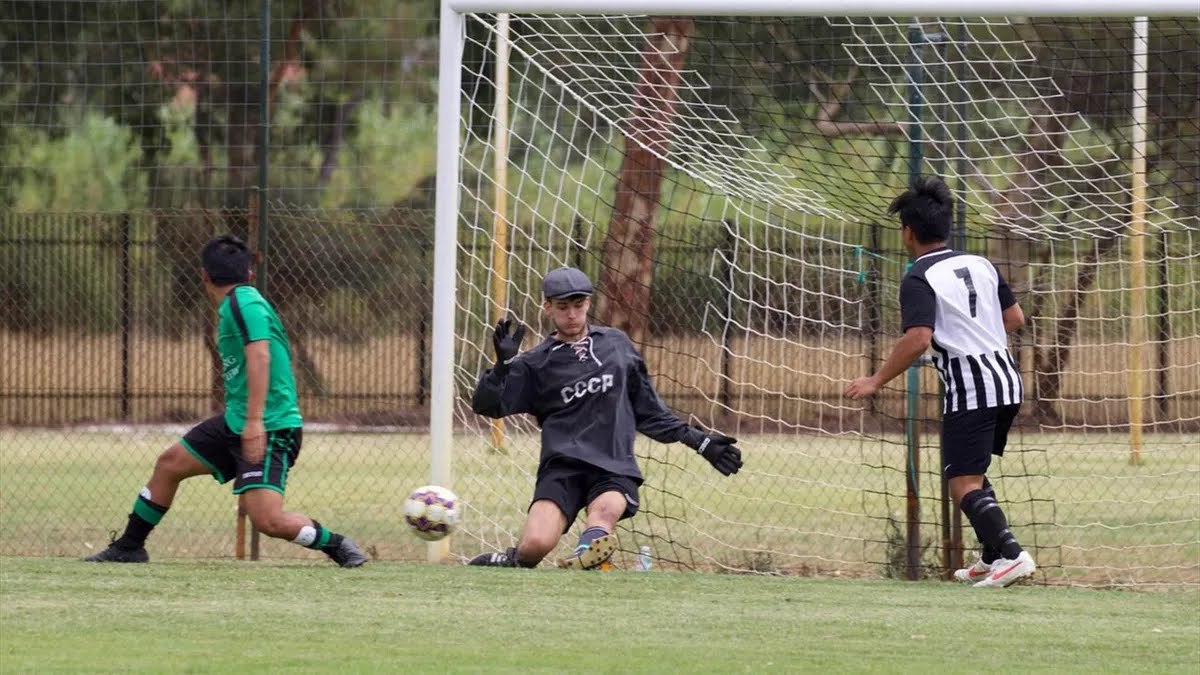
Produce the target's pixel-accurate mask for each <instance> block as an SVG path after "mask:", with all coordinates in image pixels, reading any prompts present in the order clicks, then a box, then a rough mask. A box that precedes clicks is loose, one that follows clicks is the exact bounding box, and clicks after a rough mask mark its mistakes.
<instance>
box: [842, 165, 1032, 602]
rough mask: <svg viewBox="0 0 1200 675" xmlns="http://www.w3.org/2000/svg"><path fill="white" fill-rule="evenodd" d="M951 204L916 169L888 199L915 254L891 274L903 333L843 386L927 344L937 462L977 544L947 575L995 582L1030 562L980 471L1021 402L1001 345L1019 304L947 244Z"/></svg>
mask: <svg viewBox="0 0 1200 675" xmlns="http://www.w3.org/2000/svg"><path fill="white" fill-rule="evenodd" d="M952 207H953V197H952V196H951V195H950V190H949V188H947V187H946V184H945V183H943V182H942V181H941V180H940V179H937V178H932V177H924V178H920V179H918V180H916V181H914V182H913V185H912V187H911V188H910V189H909V190H908V191H907V192H905V193H904V194H902V195H900V196H899V197H897V198H896V199H895V201H893V202H892V205H891V207H890V208H889V209H888V213H898V214H899V215H900V236H901V239H902V240H903V242H904V248H905V249H906V250H907V251H908V252H909V254H910V255H912V256H913V257H914V258H915V261H914V262H913V264H912V267H911V268H910V269H909V271H908V273H907V274H906V275H905V276H904V280H903V281H902V282H901V284H900V317H901V328H902V330H903V331H904V336H903V337H902V338H900V341H899V342H897V343H896V346H895V347H894V348H893V349H892V353H891V355H890V356H888V358H887V360H886V361H885V362H884V363H883V365H882V366H880V368H879V370H878V371H877V372H876V373H875V374H873V375H869V376H867V377H860V378H858V379H856V380H854V381H853V382H851V383H850V385H849V386H848V387H847V388H846V395H847V396H849V397H850V398H853V399H860V398H863V397H866V396H870V395H872V394H874V393H875V392H876V391H878V390H879V389H880V388H881V387H882V386H883V385H885V384H887V383H888V382H890V381H891V380H892V379H893V378H895V377H896V376H897V375H899V374H900V373H902V372H904V371H905V369H907V368H908V367H909V366H910V365H911V364H912V363H913V361H914V360H916V358H917V357H919V356H920V355H921V354H923V353H924V352H925V350H926V349H928V348H930V347H932V348H933V352H934V357H933V361H934V365H936V366H937V370H938V375H939V376H940V377H941V379H942V384H943V385H944V387H945V392H946V395H945V400H944V402H943V403H944V405H943V416H942V448H943V452H944V455H945V461H946V465H945V467H943V469H942V470H943V472H944V473H945V475H946V477H947V478H948V479H949V483H950V493H951V495H952V496H953V497H954V502H955V504H957V505H958V507H959V508H960V509H962V512H963V513H964V514H965V515H966V516H967V519H968V520H969V521H970V522H971V527H973V528H974V529H975V534H976V535H977V536H978V537H979V541H980V543H981V544H982V546H983V551H982V553H981V555H980V559H979V560H978V561H976V563H975V564H973V565H972V566H971V567H968V568H966V569H963V570H958V571H957V572H955V578H957V579H959V580H960V581H971V582H974V584H975V586H979V587H988V586H1000V587H1003V586H1009V585H1011V584H1013V583H1015V582H1016V581H1018V580H1020V579H1022V578H1025V577H1028V576H1030V575H1032V574H1033V572H1034V570H1035V569H1036V565H1035V564H1034V561H1033V558H1032V557H1031V556H1030V555H1029V553H1028V552H1026V551H1024V550H1023V549H1022V548H1021V545H1020V544H1019V543H1017V539H1016V537H1015V536H1013V533H1012V531H1011V530H1009V528H1008V520H1007V519H1006V518H1005V516H1004V511H1003V510H1002V509H1001V508H1000V504H999V503H997V501H996V493H995V491H994V490H993V489H992V485H991V483H990V482H989V481H988V479H987V476H986V474H987V469H988V467H989V466H990V465H991V461H992V457H991V456H992V455H993V454H994V455H1001V454H1003V453H1004V446H1005V444H1006V443H1007V441H1008V431H1009V428H1010V427H1011V426H1012V423H1013V420H1014V419H1015V418H1016V416H1017V412H1018V411H1019V410H1020V407H1021V398H1022V393H1023V392H1022V388H1021V373H1020V371H1019V370H1018V368H1017V364H1016V362H1015V361H1014V360H1013V357H1012V354H1011V353H1009V351H1008V333H1010V332H1012V331H1014V330H1016V329H1017V328H1020V327H1021V326H1022V325H1024V323H1025V314H1024V313H1023V312H1022V311H1021V306H1020V305H1018V304H1017V300H1016V298H1015V297H1014V296H1013V293H1012V290H1011V289H1009V287H1008V284H1007V283H1005V281H1004V278H1003V277H1001V276H1000V273H999V271H997V270H996V267H995V265H993V264H992V263H991V262H989V261H988V260H987V259H986V258H982V257H980V256H977V255H971V254H969V253H964V252H962V251H954V250H951V249H950V248H948V247H947V246H946V241H947V239H949V236H950V220H951V212H952Z"/></svg>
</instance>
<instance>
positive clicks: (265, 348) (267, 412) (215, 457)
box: [85, 235, 367, 567]
mask: <svg viewBox="0 0 1200 675" xmlns="http://www.w3.org/2000/svg"><path fill="white" fill-rule="evenodd" d="M200 260H201V269H200V278H201V280H202V281H203V282H204V290H205V291H206V292H207V293H208V295H209V297H210V298H212V300H213V302H215V303H219V306H218V310H217V314H218V321H217V351H218V352H219V353H220V356H221V371H222V372H221V376H222V378H223V379H224V380H225V412H224V413H223V414H220V415H217V416H215V417H212V418H209V419H207V420H205V421H203V422H201V423H200V424H198V425H196V426H195V427H193V428H192V429H191V430H190V431H188V432H187V433H186V434H184V436H183V438H182V439H180V441H179V442H178V443H175V444H174V445H172V446H171V447H169V448H167V450H166V451H165V452H163V453H162V454H161V455H159V457H158V461H157V462H155V464H154V472H153V473H152V474H151V476H150V480H149V482H147V483H146V486H145V487H144V488H142V491H141V493H140V494H139V495H138V497H137V499H136V500H134V502H133V513H130V514H129V522H128V524H127V525H126V527H125V532H124V533H123V534H122V535H121V536H120V537H119V538H116V539H114V540H113V542H112V543H111V544H110V545H109V546H108V548H106V549H104V550H103V551H100V552H99V553H97V554H95V555H92V556H90V557H88V558H85V560H87V561H89V562H148V561H149V559H150V557H149V555H148V554H147V553H146V548H145V542H146V537H147V536H149V534H150V532H151V531H152V530H153V529H154V527H155V526H156V525H158V523H159V521H161V520H162V518H163V516H164V515H165V514H166V513H167V509H169V508H170V507H171V502H173V501H174V499H175V491H176V490H177V489H178V488H179V484H180V483H181V482H182V481H183V480H185V479H187V478H191V477H193V476H201V475H204V474H209V475H211V476H212V477H213V478H215V479H216V480H217V482H219V483H226V482H229V481H230V480H232V481H233V493H234V494H237V495H243V496H244V499H245V504H246V511H247V513H248V514H249V516H250V522H251V523H253V524H254V527H255V528H257V529H258V531H260V532H262V533H263V534H266V535H268V536H271V537H276V538H278V539H287V540H289V541H292V542H295V543H296V544H299V545H301V546H304V547H306V548H311V549H316V550H319V551H323V552H324V553H325V554H326V555H328V556H329V557H330V559H332V560H333V561H334V562H335V563H337V564H338V565H341V566H342V567H358V566H359V565H362V564H363V563H365V562H367V557H366V556H365V555H363V553H362V551H360V550H359V548H358V546H356V545H355V544H354V542H353V541H351V540H350V539H349V538H347V537H344V536H342V535H340V534H337V533H335V532H333V531H331V530H328V529H326V528H325V527H324V526H323V525H321V524H320V523H318V522H317V521H315V520H313V519H311V518H309V517H308V516H306V515H304V514H301V513H295V512H292V511H284V510H283V493H284V488H285V486H286V484H287V477H288V470H289V469H291V467H292V466H294V465H295V463H296V459H297V458H298V457H299V455H300V442H301V436H302V433H301V425H302V423H303V420H302V418H301V417H300V407H299V406H298V405H297V403H296V382H295V379H294V378H293V377H292V365H291V353H290V349H289V346H288V336H287V332H286V331H285V330H284V328H283V323H282V322H281V321H280V320H279V316H278V315H276V314H275V309H274V308H273V307H271V304H270V303H268V302H267V301H266V299H265V298H263V296H262V295H261V294H260V293H259V292H258V289H256V288H254V287H253V286H249V285H247V284H248V283H249V281H250V280H251V265H252V258H251V255H250V251H249V249H248V248H246V244H244V243H243V242H242V241H241V240H240V239H238V238H237V237H233V236H230V235H225V236H221V237H217V238H215V239H213V240H211V241H209V242H208V243H207V244H205V246H204V249H203V251H202V252H201V255H200Z"/></svg>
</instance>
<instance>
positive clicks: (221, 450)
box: [179, 415, 303, 495]
mask: <svg viewBox="0 0 1200 675" xmlns="http://www.w3.org/2000/svg"><path fill="white" fill-rule="evenodd" d="M302 436H303V433H302V430H301V429H300V427H296V428H293V429H277V430H275V431H268V432H267V451H266V452H265V453H264V454H263V461H262V462H259V463H258V464H250V463H248V462H246V461H245V460H243V459H242V437H241V436H239V435H238V434H235V433H233V430H232V429H230V428H229V425H228V424H226V423H225V416H224V415H216V416H215V417H210V418H208V419H206V420H204V421H203V422H201V423H200V424H197V425H196V426H194V427H192V428H191V430H190V431H188V432H187V433H186V434H184V435H183V438H182V439H180V441H179V442H180V443H181V444H182V445H183V447H184V448H186V449H187V451H188V452H190V453H192V456H194V457H195V458H196V459H198V460H200V463H202V464H204V466H207V467H208V468H209V470H210V471H211V472H212V476H213V478H215V479H216V480H217V482H218V483H228V482H229V481H231V480H232V481H233V494H235V495H240V494H242V493H243V492H245V491H246V490H256V489H260V488H263V489H267V490H274V491H276V492H278V493H280V494H283V492H284V489H285V488H286V487H287V475H288V470H289V469H291V468H292V466H294V465H295V464H296V459H297V458H298V457H299V456H300V441H301V438H302Z"/></svg>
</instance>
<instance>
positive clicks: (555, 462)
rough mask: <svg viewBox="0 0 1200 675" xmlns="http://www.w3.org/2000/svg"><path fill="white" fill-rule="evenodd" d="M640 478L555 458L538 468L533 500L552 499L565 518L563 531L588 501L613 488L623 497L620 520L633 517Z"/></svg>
mask: <svg viewBox="0 0 1200 675" xmlns="http://www.w3.org/2000/svg"><path fill="white" fill-rule="evenodd" d="M640 485H641V481H639V480H638V479H636V478H634V477H632V476H622V475H620V474H615V473H610V472H608V471H605V470H604V469H601V468H599V467H597V466H593V465H591V464H588V463H587V462H580V461H577V460H573V459H569V458H566V457H554V458H552V459H550V460H549V461H548V462H546V463H544V464H542V465H541V466H539V467H538V474H537V485H536V486H535V487H534V488H533V500H532V501H531V502H530V505H531V506H532V504H533V502H536V501H538V500H541V499H546V500H549V501H552V502H554V504H555V505H556V506H558V509H559V510H560V511H562V512H563V515H564V516H566V517H567V524H566V526H565V527H564V528H563V533H564V534H565V533H566V531H567V530H569V529H571V524H572V523H574V522H575V516H577V515H579V512H580V511H582V510H583V509H584V508H585V507H587V505H588V504H591V503H592V500H594V499H595V498H596V497H599V496H600V495H602V494H604V493H605V492H610V491H616V492H620V493H621V494H622V495H624V496H625V513H623V514H621V517H620V518H619V520H625V519H626V518H632V517H633V515H634V514H635V513H637V511H638V486H640Z"/></svg>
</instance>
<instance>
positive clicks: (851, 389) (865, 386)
mask: <svg viewBox="0 0 1200 675" xmlns="http://www.w3.org/2000/svg"><path fill="white" fill-rule="evenodd" d="M931 341H933V329H932V328H930V327H928V326H913V327H912V328H909V329H908V330H906V331H904V337H902V338H900V341H899V342H897V343H896V346H895V347H892V353H891V354H889V355H888V357H887V360H886V361H884V362H883V365H882V366H880V367H879V370H877V371H875V373H874V374H873V375H868V376H866V377H860V378H857V379H855V380H854V381H853V382H851V383H850V385H849V386H847V387H846V396H849V397H850V398H854V399H859V398H863V397H865V396H870V395H871V394H874V393H875V392H877V391H879V390H880V389H881V388H883V385H885V384H887V383H888V382H891V381H892V380H893V379H895V377H896V376H897V375H899V374H900V373H903V372H904V371H905V369H907V368H908V367H909V366H911V365H912V362H913V361H915V360H916V359H917V357H918V356H920V355H921V354H924V353H925V350H926V349H929V343H930V342H931Z"/></svg>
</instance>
